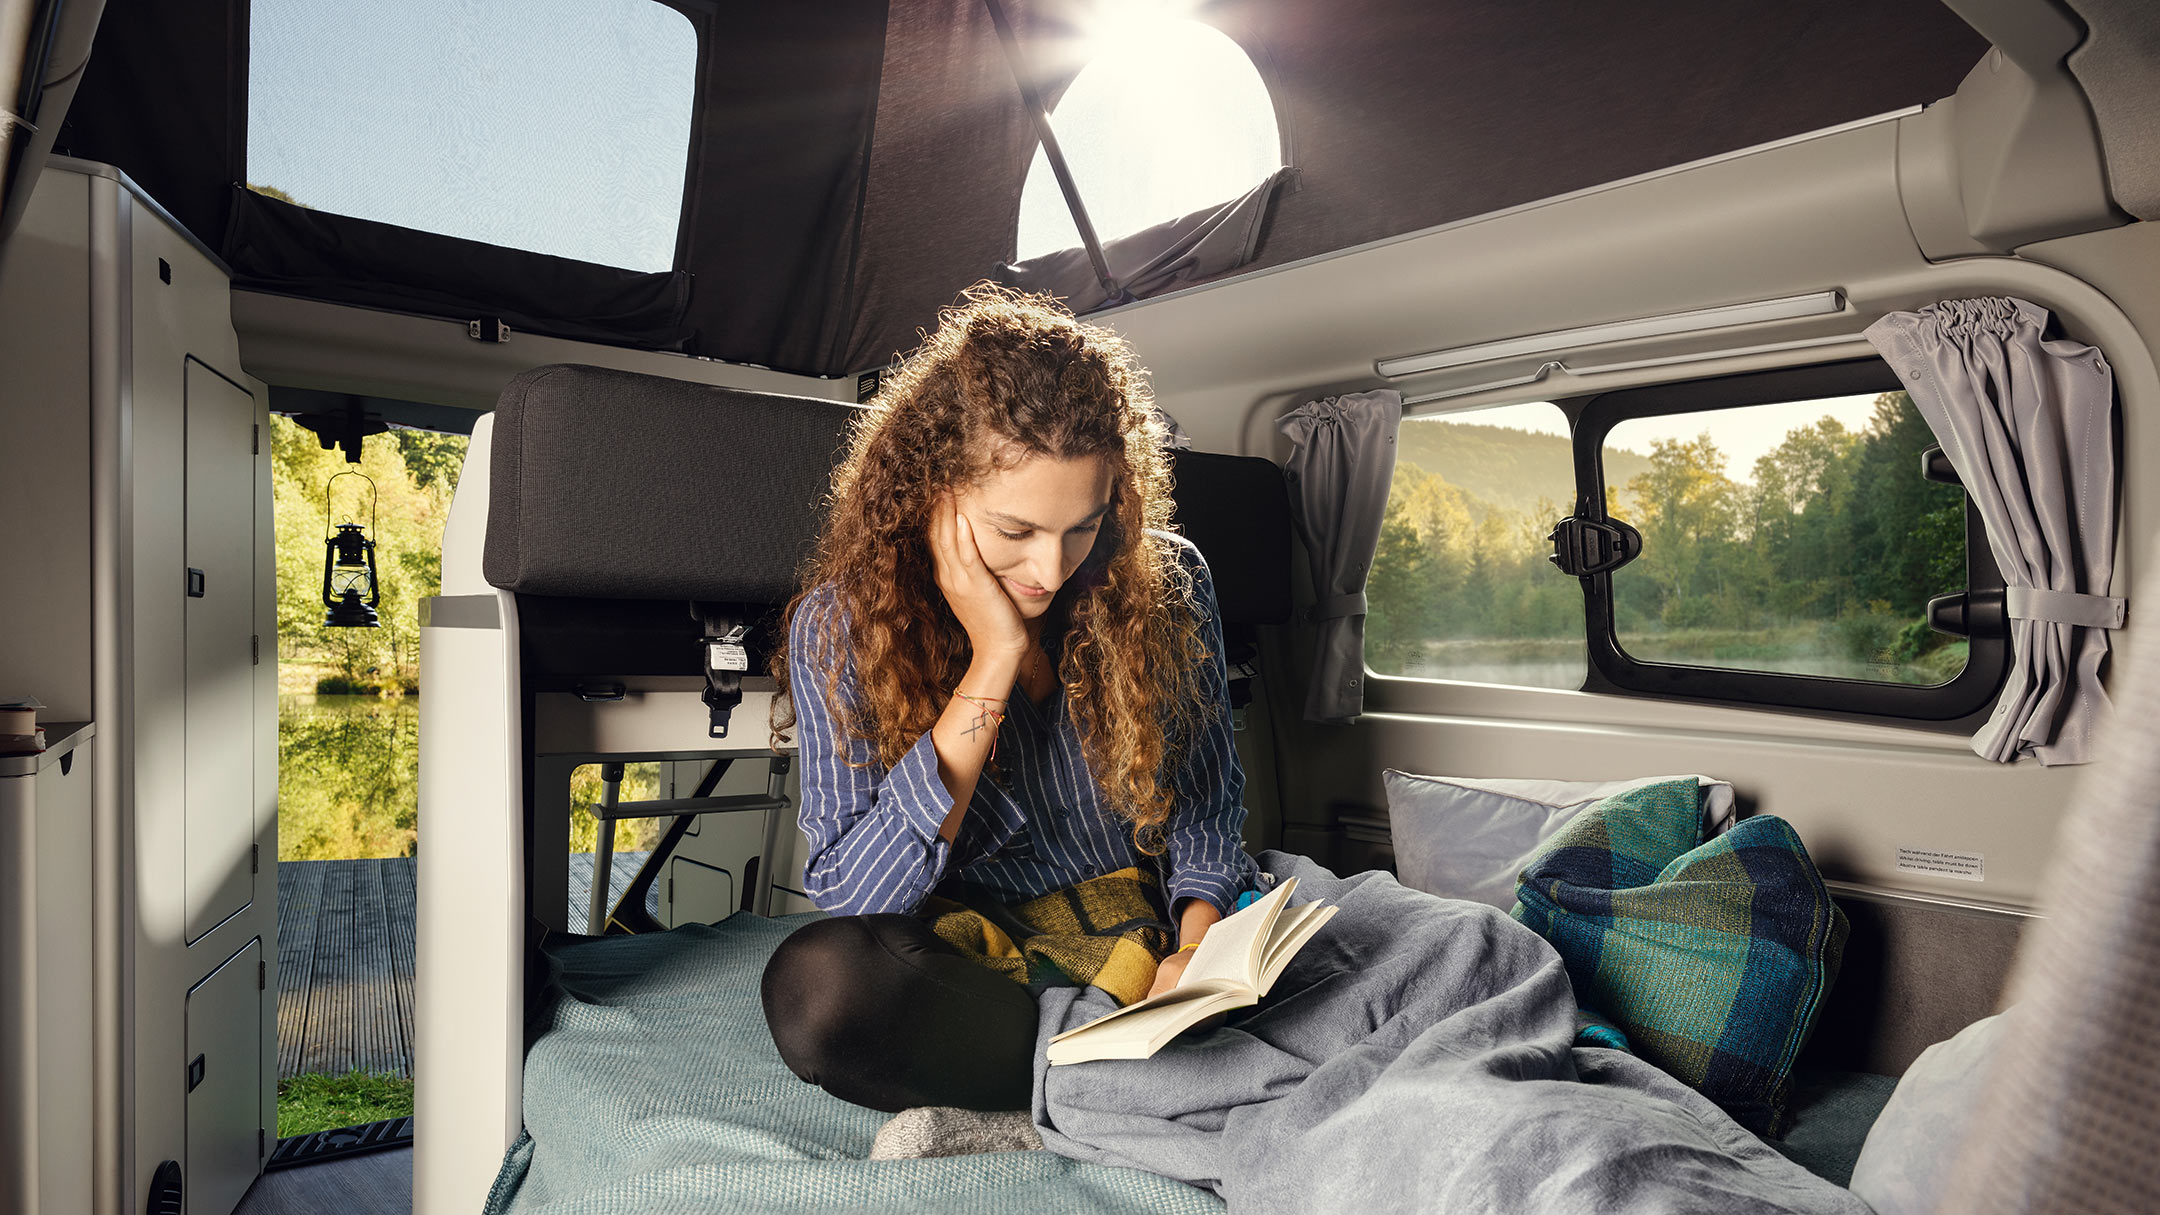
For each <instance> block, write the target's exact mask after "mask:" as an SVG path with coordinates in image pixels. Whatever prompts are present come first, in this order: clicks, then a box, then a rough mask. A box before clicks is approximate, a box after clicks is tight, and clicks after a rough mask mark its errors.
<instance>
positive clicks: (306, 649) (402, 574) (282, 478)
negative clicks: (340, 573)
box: [270, 417, 468, 691]
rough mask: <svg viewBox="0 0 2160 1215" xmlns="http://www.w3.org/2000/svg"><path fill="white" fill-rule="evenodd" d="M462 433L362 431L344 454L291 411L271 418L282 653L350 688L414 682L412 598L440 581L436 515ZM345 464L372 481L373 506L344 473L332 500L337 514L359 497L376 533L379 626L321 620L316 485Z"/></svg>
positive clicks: (321, 523) (284, 659)
mask: <svg viewBox="0 0 2160 1215" xmlns="http://www.w3.org/2000/svg"><path fill="white" fill-rule="evenodd" d="M467 441H468V440H467V439H466V437H465V436H464V435H440V434H433V433H429V432H425V431H393V432H391V433H390V434H387V435H379V436H376V437H375V438H373V439H371V440H370V441H368V442H367V443H366V444H364V445H363V446H362V449H361V460H360V463H358V464H348V463H346V461H345V456H344V453H343V452H341V451H337V450H334V449H333V450H328V451H325V450H324V449H323V448H322V446H321V444H320V443H319V442H318V441H317V440H316V437H315V436H314V435H313V434H311V433H309V432H308V431H306V430H303V429H302V428H301V427H300V426H298V425H297V424H295V423H294V422H293V421H292V420H290V419H288V418H284V417H273V418H272V419H271V423H270V467H271V490H272V495H273V503H274V507H275V516H276V527H277V575H278V578H277V584H278V586H277V605H278V653H279V659H280V661H281V663H283V664H285V665H287V666H289V667H292V668H294V669H295V670H303V669H305V670H312V671H313V672H314V673H315V674H316V676H317V677H327V676H331V675H335V676H336V677H337V678H338V679H339V680H341V681H342V682H343V684H344V686H347V687H350V688H354V689H365V688H380V689H390V690H411V689H414V688H417V687H418V684H419V678H420V670H419V661H420V653H419V641H420V601H421V600H422V599H424V598H426V597H427V596H430V595H433V594H435V592H436V589H437V588H438V587H439V586H440V585H441V583H442V529H443V523H444V521H445V520H446V518H447V517H448V515H449V511H450V496H451V493H452V491H453V490H454V489H455V488H456V482H457V470H458V468H459V467H460V466H461V465H462V464H463V462H464V458H465V445H466V443H467ZM347 470H352V471H355V472H359V473H361V474H363V475H365V476H366V477H367V478H368V479H369V480H370V481H372V482H373V483H374V492H375V499H376V501H375V509H374V511H373V512H372V515H370V513H369V512H368V511H367V509H366V506H365V502H366V493H365V487H364V486H358V487H356V486H355V484H354V482H353V481H351V480H346V481H340V482H339V483H338V486H337V492H338V499H337V503H336V507H337V509H338V512H339V520H338V521H339V522H343V521H344V518H345V516H346V514H347V513H348V510H349V509H350V507H349V505H348V504H349V503H351V502H354V501H357V502H359V503H360V504H361V505H360V506H359V509H360V511H361V512H362V513H361V514H360V516H359V518H358V520H357V521H358V522H360V523H363V524H367V525H369V527H370V533H369V534H370V535H371V537H372V538H373V539H374V540H375V543H376V548H375V565H376V569H377V571H378V574H379V578H380V583H381V593H382V603H381V604H380V605H379V606H378V607H377V609H376V614H377V615H378V617H379V618H380V619H381V621H382V623H381V626H380V627H379V628H373V629H343V628H326V627H324V625H323V622H322V621H323V604H322V571H323V535H324V533H325V530H326V529H327V527H328V526H329V523H330V520H329V518H328V516H327V515H326V514H325V509H326V507H325V502H324V499H323V493H324V490H325V488H326V487H327V486H328V485H329V483H330V479H331V478H332V477H333V476H335V475H337V474H338V473H341V472H344V471H347ZM352 495H357V497H353V496H352ZM307 690H311V691H312V690H314V689H313V688H312V687H309V688H308V689H307Z"/></svg>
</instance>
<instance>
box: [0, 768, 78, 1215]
mask: <svg viewBox="0 0 2160 1215" xmlns="http://www.w3.org/2000/svg"><path fill="white" fill-rule="evenodd" d="M93 732H94V731H93V729H92V727H90V726H87V725H85V726H80V727H75V726H62V725H55V726H53V727H52V728H51V730H50V742H51V747H50V748H49V749H48V750H47V751H46V752H45V753H44V754H43V755H15V756H0V1211H4V1212H9V1213H10V1215H12V1213H13V1212H17V1211H22V1212H37V1211H52V1212H59V1211H87V1210H89V1209H90V1189H91V1186H90V1179H91V1169H90V1099H89V1097H90V1095H89V1093H88V1092H87V1091H86V1090H85V1089H84V1088H83V1087H82V1084H81V1079H82V1078H83V1077H85V1076H87V1075H89V1073H90V988H91V983H90V916H89V911H90V900H89V891H90V755H91V742H90V739H91V736H92V734H93Z"/></svg>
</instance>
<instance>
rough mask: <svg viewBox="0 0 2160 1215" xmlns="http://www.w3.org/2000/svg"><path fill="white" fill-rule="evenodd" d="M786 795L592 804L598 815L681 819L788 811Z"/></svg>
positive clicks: (620, 817) (612, 817)
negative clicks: (686, 817) (696, 815)
mask: <svg viewBox="0 0 2160 1215" xmlns="http://www.w3.org/2000/svg"><path fill="white" fill-rule="evenodd" d="M787 808H788V800H787V799H786V798H784V797H783V798H774V797H772V796H770V795H768V794H764V793H735V794H730V795H728V796H726V797H667V798H659V799H656V800H654V801H649V802H617V803H615V804H614V805H602V806H595V807H593V817H595V818H610V819H624V818H678V817H680V816H682V815H686V814H729V813H733V812H737V811H742V810H785V809H787Z"/></svg>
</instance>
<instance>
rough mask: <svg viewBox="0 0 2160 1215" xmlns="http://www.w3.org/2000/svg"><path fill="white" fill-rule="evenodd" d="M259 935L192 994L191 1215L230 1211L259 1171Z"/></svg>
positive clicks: (226, 1214)
mask: <svg viewBox="0 0 2160 1215" xmlns="http://www.w3.org/2000/svg"><path fill="white" fill-rule="evenodd" d="M262 957H263V950H262V941H261V940H260V939H259V938H258V939H256V940H253V941H249V942H248V943H247V946H246V947H245V948H243V949H242V950H241V951H240V952H239V953H236V954H234V955H233V956H232V957H231V958H230V959H229V960H227V961H226V963H225V964H224V965H223V966H220V967H218V968H217V970H216V971H214V972H213V973H212V974H211V975H210V977H209V978H207V979H204V980H203V981H202V982H200V983H197V984H196V985H195V986H194V988H193V989H192V990H190V991H189V992H188V998H187V1059H186V1060H185V1064H186V1069H187V1070H186V1073H185V1074H186V1080H185V1083H186V1084H187V1085H188V1090H187V1171H186V1172H185V1173H184V1174H182V1176H183V1177H184V1178H185V1179H186V1185H187V1209H188V1215H229V1213H230V1212H231V1211H232V1209H233V1208H234V1207H235V1206H237V1205H239V1202H240V1196H241V1195H243V1194H245V1193H247V1188H248V1187H249V1186H250V1185H253V1184H254V1182H255V1176H256V1174H257V1173H259V1172H261V1169H262V1148H263V1134H262V1131H263V1112H262V1092H263V1090H262V987H261V977H260V976H261V974H262V970H261V966H262Z"/></svg>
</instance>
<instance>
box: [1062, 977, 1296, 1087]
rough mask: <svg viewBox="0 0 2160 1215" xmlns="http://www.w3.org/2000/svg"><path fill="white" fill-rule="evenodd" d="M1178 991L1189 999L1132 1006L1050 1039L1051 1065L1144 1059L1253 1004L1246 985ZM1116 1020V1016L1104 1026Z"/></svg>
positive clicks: (1251, 995) (1250, 993)
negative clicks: (1190, 1031)
mask: <svg viewBox="0 0 2160 1215" xmlns="http://www.w3.org/2000/svg"><path fill="white" fill-rule="evenodd" d="M1175 994H1177V995H1180V996H1183V997H1184V998H1183V999H1179V1000H1175V1001H1170V1002H1165V1003H1157V1004H1154V1005H1151V1006H1149V1007H1146V1008H1143V1007H1141V1006H1140V1005H1138V1004H1134V1005H1130V1006H1128V1007H1126V1008H1122V1009H1119V1010H1118V1011H1117V1012H1115V1013H1112V1014H1110V1016H1108V1017H1103V1018H1101V1019H1100V1020H1096V1021H1091V1022H1089V1023H1088V1024H1086V1025H1083V1026H1081V1027H1080V1028H1079V1029H1075V1030H1068V1031H1066V1032H1065V1033H1062V1034H1059V1035H1058V1036H1057V1037H1055V1038H1052V1039H1050V1048H1049V1050H1048V1052H1047V1057H1048V1059H1049V1061H1050V1066H1052V1067H1057V1066H1059V1065H1060V1064H1066V1063H1086V1062H1089V1061H1090V1060H1094V1059H1145V1058H1147V1057H1148V1056H1150V1055H1152V1054H1154V1053H1155V1052H1156V1051H1159V1050H1161V1049H1162V1048H1163V1047H1164V1046H1167V1045H1169V1043H1170V1041H1171V1040H1172V1039H1174V1038H1176V1037H1177V1036H1178V1035H1179V1034H1181V1033H1184V1032H1185V1031H1186V1030H1188V1029H1190V1028H1192V1027H1193V1026H1194V1025H1197V1024H1198V1023H1200V1022H1201V1021H1203V1020H1205V1019H1207V1018H1208V1017H1212V1016H1214V1015H1215V1014H1216V1013H1219V1012H1227V1011H1229V1010H1230V1009H1233V1008H1242V1007H1244V1006H1246V1005H1248V1004H1251V1003H1253V994H1252V992H1251V990H1250V989H1248V988H1244V987H1239V988H1236V989H1231V990H1225V989H1222V988H1218V987H1213V986H1208V987H1203V988H1198V989H1195V990H1192V991H1191V992H1189V993H1188V992H1187V991H1186V990H1184V989H1182V988H1181V989H1180V990H1179V991H1178V992H1177V993H1175ZM1126 1014H1129V1015H1126ZM1112 1018H1116V1020H1115V1021H1112V1022H1111V1023H1110V1024H1107V1025H1106V1024H1104V1022H1106V1021H1111V1019H1112Z"/></svg>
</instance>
